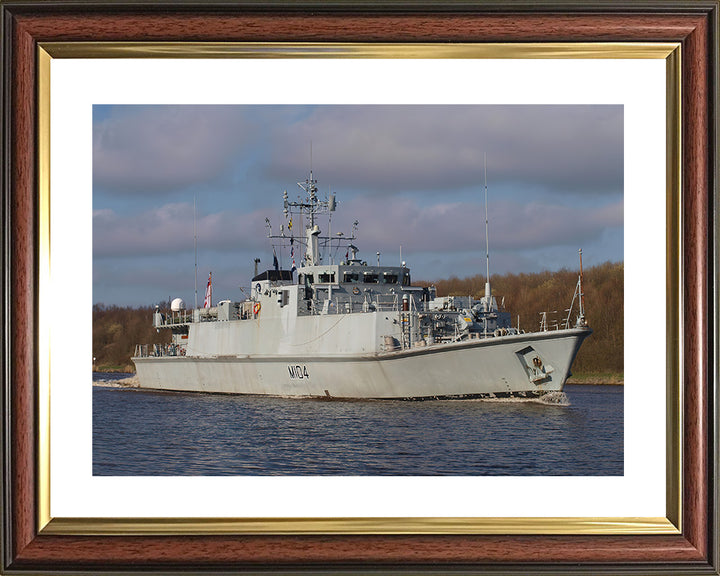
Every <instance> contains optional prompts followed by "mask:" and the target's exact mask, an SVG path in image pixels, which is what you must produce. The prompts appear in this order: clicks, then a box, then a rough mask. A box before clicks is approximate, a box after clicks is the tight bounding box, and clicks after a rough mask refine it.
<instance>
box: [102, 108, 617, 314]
mask: <svg viewBox="0 0 720 576" xmlns="http://www.w3.org/2000/svg"><path fill="white" fill-rule="evenodd" d="M311 143H312V168H313V173H314V176H315V178H316V179H318V188H319V190H320V196H321V198H324V197H325V196H326V195H327V194H328V192H329V191H332V192H333V193H334V194H336V196H337V199H338V209H337V212H335V214H334V215H333V220H332V232H333V234H334V233H335V232H340V231H344V232H346V233H350V231H351V227H352V222H353V221H354V220H356V219H357V220H358V221H359V225H358V237H357V241H356V242H355V244H356V245H357V246H358V247H359V248H360V252H359V254H358V256H359V257H361V258H364V259H366V260H368V261H369V262H374V261H375V260H376V256H375V254H376V252H381V254H382V256H381V263H383V264H387V265H397V264H399V262H400V247H401V246H402V259H403V260H405V261H406V262H407V264H408V266H409V267H410V268H411V271H412V274H413V278H414V279H415V280H420V279H422V280H436V279H441V278H446V277H449V276H451V275H456V276H459V277H464V276H472V275H475V274H478V273H480V274H482V273H484V271H485V230H484V221H485V216H484V170H483V168H484V165H483V158H484V156H485V155H487V185H488V194H489V217H490V268H491V270H490V271H491V274H495V273H498V274H503V273H506V272H537V271H542V270H557V269H560V268H573V269H574V268H576V267H577V250H578V248H582V249H583V257H584V262H585V264H586V265H589V266H591V265H593V264H597V263H601V262H605V261H608V260H610V261H615V262H617V261H622V259H623V108H622V106H609V105H599V106H584V105H583V106H580V105H578V106H437V105H434V106H368V105H363V106H350V105H342V106H340V105H338V106H138V105H122V106H105V105H103V106H97V105H96V106H94V107H93V301H94V302H95V303H104V304H117V305H151V304H154V303H157V302H160V301H163V300H166V299H167V298H169V297H173V298H174V297H176V296H180V297H182V298H183V299H184V300H185V301H186V302H187V303H188V304H189V305H192V303H193V302H194V278H195V273H194V250H193V245H194V242H193V202H196V205H197V237H198V291H199V293H200V294H199V296H198V298H199V300H200V302H202V293H203V292H204V286H205V282H206V280H207V276H208V273H209V272H212V274H213V285H214V299H215V301H218V300H220V299H225V298H231V299H236V300H239V299H242V298H243V295H242V293H241V292H240V290H239V288H238V287H239V286H241V287H243V288H244V289H245V290H246V291H247V287H248V286H249V284H250V278H251V276H252V273H253V259H254V258H256V257H257V258H260V259H261V265H260V267H261V269H265V268H269V267H271V266H272V248H271V245H270V243H269V240H268V239H267V237H266V230H265V218H266V217H268V218H270V220H271V222H272V223H273V226H274V231H275V232H277V231H278V230H279V226H280V224H282V223H284V217H283V214H282V194H283V191H284V190H287V191H288V195H289V197H290V199H291V200H295V199H297V198H298V196H299V195H300V193H301V190H300V188H298V186H297V184H296V183H297V182H299V181H302V180H304V179H305V178H306V177H307V175H308V172H309V169H310V150H311ZM278 256H279V258H280V259H281V262H282V264H284V267H285V268H289V267H290V262H289V256H288V254H287V253H278ZM340 256H341V257H342V256H344V252H343V254H341V255H340Z"/></svg>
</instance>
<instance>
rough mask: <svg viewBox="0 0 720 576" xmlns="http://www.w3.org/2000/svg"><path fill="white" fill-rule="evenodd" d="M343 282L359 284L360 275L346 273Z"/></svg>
mask: <svg viewBox="0 0 720 576" xmlns="http://www.w3.org/2000/svg"><path fill="white" fill-rule="evenodd" d="M343 278H344V279H343V282H359V281H360V275H359V274H358V273H357V272H345V275H344V276H343Z"/></svg>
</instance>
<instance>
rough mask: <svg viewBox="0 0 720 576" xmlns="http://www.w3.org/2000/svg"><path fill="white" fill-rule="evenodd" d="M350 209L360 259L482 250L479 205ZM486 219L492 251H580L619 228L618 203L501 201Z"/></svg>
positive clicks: (358, 205)
mask: <svg viewBox="0 0 720 576" xmlns="http://www.w3.org/2000/svg"><path fill="white" fill-rule="evenodd" d="M351 204H352V205H351V206H350V207H349V208H348V210H349V211H350V212H351V213H353V214H355V215H356V216H357V217H358V218H359V220H360V227H359V238H358V243H359V244H358V245H359V246H360V247H361V249H363V251H364V254H369V253H373V252H374V251H375V250H377V249H378V248H384V249H388V248H390V249H392V250H395V249H396V247H397V246H399V245H403V246H406V248H409V249H411V250H413V251H416V252H456V251H468V250H470V251H473V250H476V251H484V249H485V229H484V224H485V214H484V209H483V207H482V206H480V205H477V204H465V203H461V202H454V203H444V204H443V203H440V204H435V205H432V206H428V207H421V206H419V205H417V204H416V203H414V202H413V201H411V200H409V199H406V198H387V199H385V200H384V201H383V203H382V210H378V206H377V204H376V203H370V202H364V201H359V200H356V201H353V202H352V203H351ZM490 219H491V220H490V249H491V251H505V250H529V249H538V248H542V247H550V246H558V245H572V246H581V245H583V243H586V242H589V241H591V240H595V239H597V238H598V237H599V236H600V235H601V234H602V233H603V231H605V230H607V229H617V228H621V227H622V224H623V204H622V202H621V201H620V202H613V203H610V204H607V205H604V206H601V207H599V208H595V209H587V208H581V207H577V206H566V205H559V204H555V205H552V204H541V203H530V204H519V203H517V202H513V201H500V202H496V203H494V205H493V207H492V209H491V215H490ZM334 227H335V226H333V228H334ZM366 257H367V256H366Z"/></svg>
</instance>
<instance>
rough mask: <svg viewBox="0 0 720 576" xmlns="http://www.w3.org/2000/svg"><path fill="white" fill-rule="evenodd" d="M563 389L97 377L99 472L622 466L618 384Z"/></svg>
mask: <svg viewBox="0 0 720 576" xmlns="http://www.w3.org/2000/svg"><path fill="white" fill-rule="evenodd" d="M119 376H128V375H119ZM119 376H118V375H107V374H105V375H103V374H96V375H94V379H95V380H96V381H98V380H106V381H109V380H112V379H114V378H117V377H119ZM96 383H99V382H96ZM565 395H566V398H564V399H563V400H564V401H565V402H564V405H558V404H540V403H537V402H531V401H472V400H470V401H468V400H462V401H457V400H456V401H448V400H446V401H426V402H407V401H353V402H346V401H320V400H294V399H287V398H266V397H259V396H228V395H211V394H197V393H196V394H188V393H176V392H154V391H144V390H138V389H135V388H120V387H112V386H102V385H98V386H94V387H93V474H95V475H102V476H127V475H131V476H135V475H142V476H161V475H163V476H165V475H172V476H179V475H208V476H227V475H344V476H349V475H363V476H367V475H370V476H386V475H392V476H436V475H461V476H474V475H477V476H546V475H561V476H610V475H612V476H616V475H622V474H623V412H624V411H623V387H622V386H603V385H595V386H583V385H573V386H567V387H566V389H565Z"/></svg>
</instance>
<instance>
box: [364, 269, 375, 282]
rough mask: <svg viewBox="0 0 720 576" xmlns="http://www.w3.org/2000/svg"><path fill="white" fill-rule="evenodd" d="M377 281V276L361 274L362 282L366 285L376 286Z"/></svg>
mask: <svg viewBox="0 0 720 576" xmlns="http://www.w3.org/2000/svg"><path fill="white" fill-rule="evenodd" d="M377 281H378V275H377V274H375V273H374V272H365V274H363V282H365V283H366V284H377Z"/></svg>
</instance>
